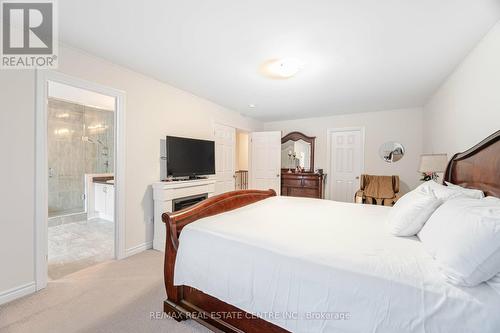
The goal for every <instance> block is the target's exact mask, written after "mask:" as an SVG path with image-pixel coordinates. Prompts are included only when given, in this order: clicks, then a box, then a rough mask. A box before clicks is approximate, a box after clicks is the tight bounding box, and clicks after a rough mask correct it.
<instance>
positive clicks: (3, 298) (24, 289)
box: [0, 282, 36, 305]
mask: <svg viewBox="0 0 500 333" xmlns="http://www.w3.org/2000/svg"><path fill="white" fill-rule="evenodd" d="M35 291H36V286H35V282H30V283H26V284H24V285H22V286H18V287H15V288H12V289H9V290H6V291H3V292H0V305H2V304H5V303H7V302H10V301H13V300H15V299H17V298H20V297H23V296H26V295H29V294H32V293H34V292H35Z"/></svg>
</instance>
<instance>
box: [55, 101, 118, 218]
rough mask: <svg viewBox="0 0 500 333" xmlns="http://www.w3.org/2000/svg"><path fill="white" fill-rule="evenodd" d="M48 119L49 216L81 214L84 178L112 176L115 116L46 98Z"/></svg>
mask: <svg viewBox="0 0 500 333" xmlns="http://www.w3.org/2000/svg"><path fill="white" fill-rule="evenodd" d="M48 117H49V118H48V140H49V141H48V142H49V145H48V164H49V179H48V185H49V216H58V215H65V214H72V213H79V212H84V211H85V207H84V203H85V201H84V198H83V194H84V193H85V188H84V175H85V174H86V173H112V172H113V160H114V151H113V148H114V143H113V137H114V124H113V123H114V113H113V112H110V111H106V110H101V109H96V108H91V107H87V106H83V105H80V104H75V103H70V102H66V101H61V100H57V99H52V98H49V101H48ZM83 137H88V138H89V140H88V141H86V140H83V139H82V138H83ZM92 142H93V143H92Z"/></svg>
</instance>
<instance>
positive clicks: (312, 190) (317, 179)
mask: <svg viewBox="0 0 500 333" xmlns="http://www.w3.org/2000/svg"><path fill="white" fill-rule="evenodd" d="M324 182H325V175H324V174H323V175H320V174H317V173H312V172H304V173H295V172H294V173H287V172H286V171H283V172H282V173H281V195H285V196H290V197H307V198H318V199H323V198H324Z"/></svg>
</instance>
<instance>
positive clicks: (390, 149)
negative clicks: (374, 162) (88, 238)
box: [379, 141, 405, 163]
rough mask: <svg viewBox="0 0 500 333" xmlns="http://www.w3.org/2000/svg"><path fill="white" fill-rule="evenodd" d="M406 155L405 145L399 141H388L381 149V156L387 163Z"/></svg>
mask: <svg viewBox="0 0 500 333" xmlns="http://www.w3.org/2000/svg"><path fill="white" fill-rule="evenodd" d="M404 155H405V147H403V145H402V144H400V143H398V142H392V141H390V142H386V143H384V144H383V145H382V146H380V149H379V156H380V158H381V159H383V160H384V161H386V162H387V163H394V162H397V161H399V160H400V159H402V158H403V156H404Z"/></svg>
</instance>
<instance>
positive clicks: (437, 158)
mask: <svg viewBox="0 0 500 333" xmlns="http://www.w3.org/2000/svg"><path fill="white" fill-rule="evenodd" d="M446 165H448V155H446V154H424V155H421V156H420V168H419V169H418V171H419V172H445V171H446Z"/></svg>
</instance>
